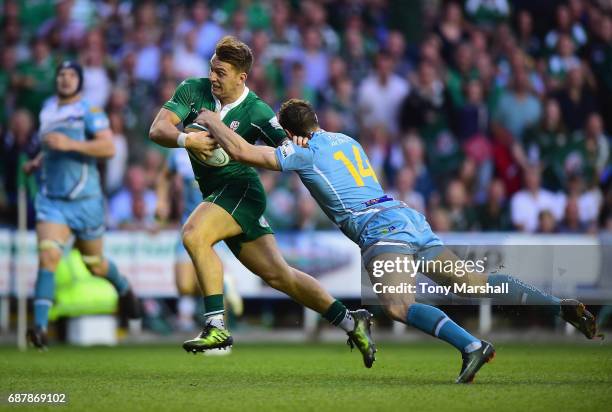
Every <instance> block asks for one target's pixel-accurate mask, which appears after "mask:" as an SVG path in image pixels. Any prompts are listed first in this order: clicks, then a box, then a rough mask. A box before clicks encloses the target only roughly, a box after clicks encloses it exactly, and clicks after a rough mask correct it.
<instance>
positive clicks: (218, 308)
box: [182, 202, 242, 327]
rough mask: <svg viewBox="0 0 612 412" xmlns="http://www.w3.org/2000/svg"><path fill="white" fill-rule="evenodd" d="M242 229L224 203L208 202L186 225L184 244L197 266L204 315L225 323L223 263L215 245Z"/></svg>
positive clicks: (190, 217)
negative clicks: (221, 204)
mask: <svg viewBox="0 0 612 412" xmlns="http://www.w3.org/2000/svg"><path fill="white" fill-rule="evenodd" d="M241 233H242V228H241V227H240V225H238V223H236V221H235V220H234V218H233V217H232V216H231V215H230V214H229V213H228V212H227V211H226V210H225V209H223V208H222V207H220V206H218V205H216V204H214V203H209V202H203V203H200V205H199V206H198V207H197V208H196V209H195V210H194V211H193V213H191V216H189V218H188V219H187V222H185V225H184V226H183V235H182V237H183V245H184V246H185V249H187V252H188V253H189V256H191V260H192V261H193V264H194V266H195V270H196V273H197V275H198V280H199V282H200V287H201V288H202V292H203V294H204V307H205V310H206V313H205V314H204V316H205V317H206V318H207V319H208V318H210V319H211V320H212V321H213V322H215V323H214V324H215V326H217V327H223V326H224V324H223V311H224V305H223V265H222V263H221V259H219V256H217V253H216V252H215V251H214V249H213V246H214V245H215V244H216V243H217V242H219V241H221V240H224V239H228V238H231V237H234V236H237V235H239V234H241Z"/></svg>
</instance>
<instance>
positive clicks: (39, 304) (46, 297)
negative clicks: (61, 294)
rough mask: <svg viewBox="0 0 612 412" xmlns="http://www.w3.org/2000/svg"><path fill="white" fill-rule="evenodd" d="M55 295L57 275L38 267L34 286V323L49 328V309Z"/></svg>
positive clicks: (38, 326)
mask: <svg viewBox="0 0 612 412" xmlns="http://www.w3.org/2000/svg"><path fill="white" fill-rule="evenodd" d="M54 296H55V275H54V274H53V272H51V271H50V270H47V269H38V275H37V276H36V285H35V286H34V325H35V326H36V327H37V328H41V329H43V330H47V326H48V324H49V309H51V305H52V304H53V297H54Z"/></svg>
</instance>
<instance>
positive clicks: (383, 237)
mask: <svg viewBox="0 0 612 412" xmlns="http://www.w3.org/2000/svg"><path fill="white" fill-rule="evenodd" d="M359 245H361V255H362V258H363V263H364V264H365V265H366V266H367V264H368V263H369V261H370V260H371V259H372V258H373V257H375V256H378V255H381V254H383V253H397V254H405V255H417V256H419V257H424V258H426V259H427V258H433V257H435V256H437V255H438V254H439V253H440V251H441V248H442V247H443V246H444V244H443V243H442V241H441V240H440V238H439V237H438V236H437V235H436V234H435V233H434V232H433V231H432V230H431V227H430V226H429V223H427V220H426V219H425V216H423V215H422V214H420V213H419V212H417V211H416V210H414V209H411V208H409V207H405V206H400V207H394V208H390V209H387V210H383V211H381V212H379V213H377V214H376V215H375V216H374V217H373V218H372V219H371V220H370V221H369V222H368V223H367V225H366V227H365V229H364V230H363V232H362V233H361V235H360V238H359Z"/></svg>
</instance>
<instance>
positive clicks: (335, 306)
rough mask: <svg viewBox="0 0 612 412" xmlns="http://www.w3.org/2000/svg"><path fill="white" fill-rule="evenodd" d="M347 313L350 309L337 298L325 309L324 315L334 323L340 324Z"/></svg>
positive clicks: (335, 324)
mask: <svg viewBox="0 0 612 412" xmlns="http://www.w3.org/2000/svg"><path fill="white" fill-rule="evenodd" d="M347 313H348V309H347V308H346V306H344V304H343V303H342V302H340V301H339V300H335V301H334V303H332V304H331V306H330V307H329V308H328V309H327V310H326V311H325V313H324V314H323V317H324V318H325V319H326V320H327V321H328V322H329V323H331V324H332V325H334V326H339V325H340V323H341V322H342V320H343V319H344V317H345V315H346V314H347Z"/></svg>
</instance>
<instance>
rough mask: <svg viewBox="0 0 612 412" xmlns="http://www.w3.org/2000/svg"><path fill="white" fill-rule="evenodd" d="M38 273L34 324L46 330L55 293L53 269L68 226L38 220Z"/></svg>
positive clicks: (68, 232) (68, 235)
mask: <svg viewBox="0 0 612 412" xmlns="http://www.w3.org/2000/svg"><path fill="white" fill-rule="evenodd" d="M36 237H37V240H38V274H37V276H36V285H35V290H34V325H35V327H37V328H39V329H42V330H46V329H47V325H48V323H49V309H50V307H51V303H52V302H53V297H54V295H55V278H54V276H55V270H56V269H57V265H58V264H59V261H60V259H61V258H62V253H63V247H64V245H65V244H66V242H67V240H68V238H69V237H70V229H69V228H68V226H66V225H63V224H60V223H52V222H38V223H37V224H36Z"/></svg>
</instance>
